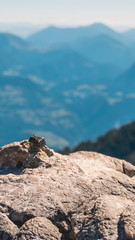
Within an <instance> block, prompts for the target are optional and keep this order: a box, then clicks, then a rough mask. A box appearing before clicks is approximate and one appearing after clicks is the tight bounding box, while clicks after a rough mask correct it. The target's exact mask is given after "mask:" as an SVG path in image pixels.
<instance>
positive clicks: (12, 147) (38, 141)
mask: <svg viewBox="0 0 135 240" xmlns="http://www.w3.org/2000/svg"><path fill="white" fill-rule="evenodd" d="M53 154H54V153H53V150H50V149H49V148H48V147H47V146H46V143H45V140H44V138H40V137H36V136H32V137H31V138H30V139H29V141H28V140H25V141H22V142H15V143H13V144H9V145H6V146H4V147H2V148H1V149H0V168H3V170H4V168H5V171H6V170H7V168H8V171H9V169H10V171H14V170H15V171H16V170H17V169H18V170H19V169H21V170H22V169H24V168H29V167H30V168H34V167H38V166H39V165H40V164H42V163H43V162H44V163H46V162H45V161H44V159H46V158H49V157H50V156H52V155H53Z"/></svg>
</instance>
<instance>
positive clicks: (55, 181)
mask: <svg viewBox="0 0 135 240" xmlns="http://www.w3.org/2000/svg"><path fill="white" fill-rule="evenodd" d="M134 209H135V167H134V166H132V165H131V164H129V163H127V162H126V161H124V160H119V159H116V158H111V157H108V156H105V155H102V154H98V153H94V152H77V153H72V154H70V155H68V156H63V155H61V154H58V153H55V152H54V151H53V150H50V149H49V148H48V147H47V146H46V143H45V141H44V139H42V138H38V137H35V136H32V137H31V138H30V139H29V140H25V141H22V142H16V143H12V144H9V145H6V146H4V147H2V148H1V149H0V240H29V239H35V240H36V239H46V240H95V239H104V240H110V239H111V240H133V239H135V211H134Z"/></svg>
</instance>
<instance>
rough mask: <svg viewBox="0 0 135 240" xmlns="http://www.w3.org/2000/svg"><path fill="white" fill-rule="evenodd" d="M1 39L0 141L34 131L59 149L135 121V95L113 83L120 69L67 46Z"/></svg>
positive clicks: (3, 35) (4, 141)
mask: <svg viewBox="0 0 135 240" xmlns="http://www.w3.org/2000/svg"><path fill="white" fill-rule="evenodd" d="M100 36H101V35H100ZM3 39H4V40H3ZM115 41H116V40H115ZM0 43H1V47H0V60H1V65H0V84H1V90H0V109H1V111H0V132H1V138H0V145H3V144H6V143H9V142H11V141H14V140H15V139H18V140H20V136H21V137H23V138H27V137H28V135H29V134H37V135H41V136H44V137H46V139H47V142H48V144H49V146H50V147H54V148H55V149H58V148H62V147H64V146H67V145H69V146H73V145H75V144H77V142H81V141H82V140H84V139H88V138H89V137H90V138H91V139H92V140H94V139H96V138H97V137H98V136H99V135H101V134H104V133H105V132H106V131H107V130H109V129H110V128H113V127H117V126H121V125H122V124H125V123H127V122H129V121H132V120H134V119H135V113H134V111H132V105H133V104H135V98H134V95H133V94H132V96H131V95H130V97H129V96H127V94H124V91H127V90H124V89H123V90H122V89H121V91H120V89H119V86H118V85H117V83H118V82H119V81H118V79H119V77H121V76H122V73H123V70H121V68H119V67H117V66H115V65H112V64H109V63H104V64H101V63H97V62H94V61H92V60H90V59H88V58H87V57H85V56H83V55H82V54H81V53H79V51H77V50H74V49H73V48H71V47H69V46H57V47H56V46H55V47H54V46H53V47H51V48H48V49H46V50H45V49H36V48H34V47H32V46H31V45H30V43H28V42H27V41H26V40H22V39H20V38H17V37H16V36H13V35H8V34H2V35H1V41H0ZM5 43H6V44H5ZM4 44H5V45H4ZM2 45H3V47H2ZM118 54H119V51H118ZM124 73H125V70H124ZM124 73H123V74H124ZM128 81H129V79H127V82H128ZM131 81H134V80H131ZM120 82H121V81H120ZM121 85H122V84H121V83H120V86H121ZM114 86H116V87H114ZM126 88H127V85H126ZM129 93H131V92H129ZM132 93H133V91H132ZM78 129H79V131H78ZM11 136H12V137H11Z"/></svg>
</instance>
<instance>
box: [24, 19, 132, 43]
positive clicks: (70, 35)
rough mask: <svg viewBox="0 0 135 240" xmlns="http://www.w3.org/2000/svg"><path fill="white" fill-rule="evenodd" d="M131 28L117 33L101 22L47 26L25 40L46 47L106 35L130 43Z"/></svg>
mask: <svg viewBox="0 0 135 240" xmlns="http://www.w3.org/2000/svg"><path fill="white" fill-rule="evenodd" d="M133 32H134V31H133V30H131V31H126V32H125V33H119V32H116V31H114V30H113V29H111V28H110V27H108V26H106V25H105V24H101V23H94V24H91V25H89V26H83V27H76V28H60V27H54V26H51V27H48V28H45V29H43V30H41V31H39V32H37V33H36V34H32V35H30V36H29V37H28V38H27V40H28V41H29V42H30V43H32V44H33V45H34V46H37V47H44V48H47V47H49V46H52V45H58V44H68V43H69V42H72V41H75V40H77V39H80V38H86V37H88V38H91V37H96V36H98V35H102V34H104V35H108V36H110V37H112V38H114V39H116V40H118V41H121V42H123V43H127V44H128V43H131V42H133V41H135V37H134V34H133Z"/></svg>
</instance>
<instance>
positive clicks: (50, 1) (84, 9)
mask: <svg viewBox="0 0 135 240" xmlns="http://www.w3.org/2000/svg"><path fill="white" fill-rule="evenodd" d="M134 13H135V0H0V23H20V22H21V23H32V24H36V25H38V24H44V25H57V26H79V25H89V24H91V23H94V22H102V23H105V24H108V25H113V26H128V27H135V20H134V19H135V18H134Z"/></svg>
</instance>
